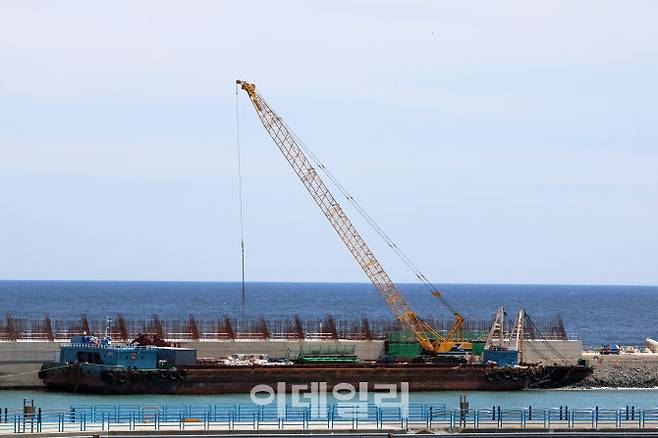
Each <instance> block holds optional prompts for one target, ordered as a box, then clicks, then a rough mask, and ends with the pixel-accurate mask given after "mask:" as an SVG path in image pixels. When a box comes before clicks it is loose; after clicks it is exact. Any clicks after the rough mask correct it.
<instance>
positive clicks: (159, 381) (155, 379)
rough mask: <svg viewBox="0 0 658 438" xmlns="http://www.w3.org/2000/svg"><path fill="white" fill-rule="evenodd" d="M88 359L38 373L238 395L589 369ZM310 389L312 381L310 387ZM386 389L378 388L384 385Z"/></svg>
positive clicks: (532, 380)
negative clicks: (102, 365) (112, 364)
mask: <svg viewBox="0 0 658 438" xmlns="http://www.w3.org/2000/svg"><path fill="white" fill-rule="evenodd" d="M96 368H97V366H94V365H91V364H72V365H69V366H66V367H62V368H58V369H52V370H44V371H42V372H41V378H42V379H43V381H44V383H45V384H46V386H47V388H48V389H50V390H55V391H66V392H87V393H103V394H238V393H249V392H250V391H251V390H252V389H253V388H254V387H255V386H256V385H268V386H270V387H271V388H273V389H274V390H277V386H278V385H280V382H283V384H284V385H285V390H286V391H291V388H292V386H293V385H310V384H311V383H313V382H318V383H320V382H324V383H325V384H326V387H327V390H332V389H333V388H334V386H336V385H338V384H339V383H348V384H351V385H353V386H354V387H356V388H358V387H359V384H362V383H364V382H365V383H367V384H368V389H369V390H377V389H378V388H377V387H376V385H378V384H389V385H390V384H394V385H397V386H398V388H399V387H400V386H401V383H403V382H406V383H407V384H408V387H409V391H516V390H522V389H527V388H555V387H561V386H565V385H569V384H572V383H575V382H578V381H580V380H582V379H584V378H585V377H587V376H588V375H590V374H591V372H592V370H591V368H587V367H575V366H564V367H559V366H556V367H527V368H509V369H508V368H492V367H491V366H485V365H461V366H455V365H435V364H350V365H331V364H323V365H271V366H218V367H194V366H193V367H185V368H181V369H180V370H178V372H173V371H169V372H162V371H157V370H151V371H149V370H138V371H129V372H125V371H124V372H123V373H125V374H123V375H121V374H120V373H114V374H113V375H112V377H111V378H109V377H108V376H107V374H105V375H101V374H103V373H102V371H101V370H100V369H96ZM309 388H310V386H309ZM383 389H384V388H380V390H383Z"/></svg>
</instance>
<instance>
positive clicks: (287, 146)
mask: <svg viewBox="0 0 658 438" xmlns="http://www.w3.org/2000/svg"><path fill="white" fill-rule="evenodd" d="M236 82H237V85H238V86H240V87H241V88H242V89H243V90H244V91H246V93H247V95H248V96H249V99H250V100H251V103H252V104H253V106H254V109H255V110H256V113H257V114H258V117H259V118H260V121H261V122H262V124H263V126H264V127H265V129H266V130H267V132H268V134H269V135H270V137H272V140H274V142H275V143H276V145H277V146H278V147H279V149H280V150H281V153H283V156H284V157H285V158H286V160H287V161H288V163H289V164H290V166H291V167H292V168H293V170H294V171H295V173H296V174H297V176H298V177H299V179H300V180H301V182H302V184H304V187H306V190H308V192H309V193H310V194H311V196H312V197H313V200H314V201H315V202H316V204H317V205H318V207H320V210H322V213H324V215H325V216H326V217H327V219H328V220H329V223H331V225H332V226H333V228H334V229H335V230H336V232H337V233H338V235H339V236H340V238H341V239H342V240H343V242H344V243H345V246H347V248H348V249H349V251H350V252H351V253H352V256H354V259H355V260H356V261H357V263H358V264H359V266H361V269H363V271H364V272H365V273H366V275H367V276H368V278H369V279H370V281H372V284H373V285H374V286H375V287H376V288H377V290H378V291H379V293H380V294H381V295H382V297H383V298H384V301H385V302H386V304H387V305H388V306H389V308H390V309H391V311H392V312H393V314H394V315H395V317H396V318H397V319H398V320H399V321H400V322H401V323H402V324H403V325H404V326H405V327H406V328H407V329H408V330H409V331H410V332H411V333H412V334H413V336H414V337H415V338H416V340H417V341H418V343H419V344H420V345H421V346H422V348H423V349H424V350H425V351H427V352H428V353H449V352H450V351H454V350H470V349H471V347H472V346H471V344H470V342H464V340H463V324H464V318H463V317H462V316H461V315H460V314H459V313H458V312H456V311H454V310H452V309H450V310H451V311H452V313H453V315H454V317H455V323H454V325H453V327H452V328H451V329H450V330H449V332H448V333H447V335H445V336H444V335H442V334H441V333H439V331H438V330H436V329H435V328H434V327H432V326H431V325H430V324H428V323H427V322H425V321H423V320H422V319H421V318H420V317H419V316H418V315H417V314H416V312H414V311H413V309H412V308H411V306H410V305H409V304H408V303H407V301H406V299H405V298H404V296H403V295H402V293H401V292H400V290H399V289H398V287H397V286H396V285H395V283H393V281H392V280H391V279H390V277H389V276H388V274H387V273H386V271H385V270H384V268H383V267H382V265H381V264H380V263H379V260H377V258H376V257H375V256H374V254H373V253H372V251H371V250H370V248H369V247H368V245H367V244H366V242H365V241H364V240H363V238H362V237H361V235H360V234H359V232H358V231H357V230H356V228H355V227H354V225H353V224H352V222H351V221H350V219H349V218H348V217H347V215H346V214H345V212H344V211H343V209H342V208H341V206H340V205H339V204H338V202H337V201H336V199H335V198H334V196H333V195H332V194H331V192H330V191H329V189H328V188H327V186H326V185H325V183H324V182H323V181H322V179H321V178H320V176H319V175H318V173H317V172H316V170H315V168H314V167H313V165H312V163H311V161H310V160H309V159H308V157H307V156H306V154H305V153H304V149H305V148H304V147H303V145H302V144H300V142H298V140H297V139H296V137H295V135H294V134H293V132H292V131H291V130H290V129H289V128H288V126H287V125H286V124H285V123H284V121H283V120H282V119H281V118H280V117H279V116H278V115H277V114H276V113H275V112H274V111H273V110H272V108H271V107H270V106H269V105H268V104H267V102H266V101H265V99H263V97H262V96H261V95H260V94H258V93H257V92H256V86H255V85H254V84H252V83H250V82H246V81H241V80H238V81H236ZM319 167H321V165H320V166H319ZM416 275H417V276H418V277H419V278H420V279H421V281H423V283H425V284H426V285H429V286H431V284H430V283H429V282H428V281H427V280H426V279H425V277H424V276H423V275H422V274H420V273H419V272H417V273H416ZM430 290H431V292H432V294H433V295H434V296H435V297H437V298H439V299H440V300H442V301H444V304H445V305H447V306H448V308H450V307H449V305H448V304H447V302H445V300H444V299H443V297H442V296H441V293H440V292H439V291H438V289H436V288H434V287H433V286H431V289H430Z"/></svg>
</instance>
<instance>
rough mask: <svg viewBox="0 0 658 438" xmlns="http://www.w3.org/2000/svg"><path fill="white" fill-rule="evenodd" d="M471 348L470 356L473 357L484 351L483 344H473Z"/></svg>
mask: <svg viewBox="0 0 658 438" xmlns="http://www.w3.org/2000/svg"><path fill="white" fill-rule="evenodd" d="M472 346H473V348H472V350H471V354H473V355H474V356H479V355H481V354H482V352H483V351H484V342H477V343H476V342H474V343H473V344H472Z"/></svg>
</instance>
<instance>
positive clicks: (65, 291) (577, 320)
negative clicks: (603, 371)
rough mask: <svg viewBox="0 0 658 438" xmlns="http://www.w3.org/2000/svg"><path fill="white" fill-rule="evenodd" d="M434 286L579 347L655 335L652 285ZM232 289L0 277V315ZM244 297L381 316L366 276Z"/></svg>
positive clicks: (163, 312) (233, 299)
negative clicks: (550, 324)
mask: <svg viewBox="0 0 658 438" xmlns="http://www.w3.org/2000/svg"><path fill="white" fill-rule="evenodd" d="M438 286H439V288H440V289H441V290H442V291H443V294H444V296H445V297H446V298H447V299H448V300H449V301H450V303H451V305H452V306H453V307H454V308H455V309H457V310H458V311H460V312H461V313H462V314H463V315H464V316H465V317H466V318H472V319H488V318H490V317H491V316H492V315H493V314H494V312H495V311H496V308H497V307H498V306H499V305H504V306H505V307H506V309H507V311H508V312H509V313H510V314H511V315H513V314H515V313H516V312H517V311H518V309H519V308H520V307H525V309H526V310H527V312H528V314H529V315H530V316H531V317H532V318H534V319H535V320H541V319H542V318H544V319H546V318H553V317H555V316H557V315H560V316H562V318H563V319H564V322H565V326H566V328H567V331H568V332H569V333H570V334H571V335H573V336H575V337H577V338H579V339H581V340H582V341H583V342H584V343H585V344H586V345H591V346H595V345H599V344H602V343H609V342H612V343H619V344H623V345H641V344H642V343H643V342H644V339H645V338H646V337H654V338H657V339H658V327H657V326H656V324H655V313H656V311H657V310H658V286H582V285H487V284H477V285H472V284H444V285H438ZM240 287H241V285H240V284H239V283H236V282H119V281H0V315H1V316H0V318H3V317H4V315H5V314H11V315H12V316H14V317H29V318H42V317H43V316H44V314H48V315H49V316H50V317H51V318H53V319H56V318H79V317H80V315H81V314H83V313H85V314H87V315H88V316H89V317H90V318H94V319H98V320H102V319H103V318H104V317H105V316H106V315H115V314H117V313H121V314H123V315H124V316H125V317H127V318H144V317H148V316H150V315H153V314H159V315H160V316H161V317H162V318H181V319H184V318H187V317H188V315H190V314H192V315H195V316H196V317H198V318H202V319H212V318H218V317H223V316H224V315H229V316H232V317H239V316H240V315H241V312H242V310H243V309H242V307H241V292H240ZM400 288H401V289H402V291H403V293H404V294H405V296H406V297H407V299H408V301H409V302H410V303H411V305H412V306H413V307H414V308H415V309H417V311H418V313H419V314H420V315H422V316H428V315H433V316H435V317H437V318H444V319H449V318H451V315H450V313H449V312H448V311H447V310H446V309H445V308H442V307H441V305H440V303H439V302H438V301H437V300H436V298H434V297H433V296H431V294H430V293H429V292H428V291H427V290H426V289H424V288H423V287H422V286H421V285H418V284H402V285H400ZM246 296H247V299H246V306H245V308H244V314H245V316H246V317H254V318H255V317H259V316H265V317H267V318H273V319H274V318H281V319H285V318H289V317H291V316H292V315H294V314H298V315H300V316H301V317H302V319H312V318H322V317H324V316H325V315H327V314H332V315H333V316H334V317H335V318H336V319H350V318H361V317H363V316H367V317H369V318H390V317H391V313H390V311H389V310H388V308H387V307H386V305H385V304H384V302H383V300H382V299H381V298H380V296H379V295H378V293H377V291H376V290H375V289H374V287H373V286H372V285H370V284H368V283H248V284H247V293H246Z"/></svg>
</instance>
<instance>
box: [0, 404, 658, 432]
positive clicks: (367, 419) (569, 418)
mask: <svg viewBox="0 0 658 438" xmlns="http://www.w3.org/2000/svg"><path fill="white" fill-rule="evenodd" d="M447 427H451V428H454V427H462V428H467V429H502V428H521V429H523V428H533V429H549V428H550V429H604V428H605V429H622V428H639V429H648V428H658V409H643V410H640V409H635V407H626V408H625V409H599V408H598V407H596V408H594V409H572V408H569V407H567V406H564V407H562V406H561V407H559V408H551V409H533V408H532V407H528V408H523V409H502V408H501V407H500V406H498V407H492V408H491V409H469V410H459V409H447V408H446V406H445V405H442V404H437V405H432V404H410V405H408V408H407V409H401V408H400V407H385V406H377V405H373V404H366V403H362V404H358V403H357V404H332V405H327V406H324V407H323V408H322V409H319V408H318V407H315V408H313V407H310V406H293V405H286V406H281V407H278V406H277V405H276V404H273V405H267V406H258V405H162V406H142V405H75V406H71V407H70V408H69V409H68V410H62V411H46V410H43V411H42V410H41V409H37V410H36V411H35V412H34V414H24V413H22V412H15V411H9V410H8V409H4V410H1V409H0V434H3V433H5V434H8V433H40V432H85V431H91V432H93V431H110V430H123V431H136V430H156V431H166V430H187V429H191V430H274V429H277V430H286V429H288V430H292V429H295V430H311V429H313V430H358V429H369V430H384V429H389V430H390V429H396V430H406V429H411V428H416V429H419V428H447Z"/></svg>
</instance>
